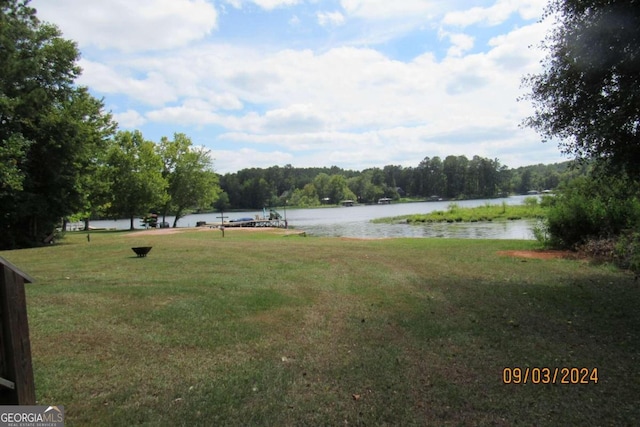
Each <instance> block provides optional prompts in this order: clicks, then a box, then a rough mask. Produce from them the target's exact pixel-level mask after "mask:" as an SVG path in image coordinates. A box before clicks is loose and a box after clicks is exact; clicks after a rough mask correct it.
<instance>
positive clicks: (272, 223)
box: [205, 219, 286, 228]
mask: <svg viewBox="0 0 640 427" xmlns="http://www.w3.org/2000/svg"><path fill="white" fill-rule="evenodd" d="M205 226H207V227H209V228H219V227H221V226H222V227H225V228H237V227H274V228H286V224H285V221H283V220H280V219H251V220H245V221H225V222H223V223H219V222H214V223H207V224H205Z"/></svg>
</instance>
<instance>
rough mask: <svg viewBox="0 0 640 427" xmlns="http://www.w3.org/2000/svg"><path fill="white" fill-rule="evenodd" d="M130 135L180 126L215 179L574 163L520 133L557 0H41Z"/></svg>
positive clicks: (153, 134)
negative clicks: (463, 161)
mask: <svg viewBox="0 0 640 427" xmlns="http://www.w3.org/2000/svg"><path fill="white" fill-rule="evenodd" d="M31 5H32V6H33V7H35V8H36V9H37V10H38V16H39V17H40V18H41V19H42V20H45V21H48V22H52V23H54V24H56V25H57V26H58V27H59V28H60V29H61V30H62V32H63V34H64V36H65V37H67V38H70V39H72V40H74V41H76V42H77V43H78V46H79V48H80V51H81V52H82V58H81V60H80V66H81V67H82V68H83V70H84V71H83V75H82V77H81V78H80V79H79V83H80V84H82V85H86V86H88V87H89V88H90V90H91V91H92V93H93V94H94V95H95V96H96V97H99V98H103V99H104V102H105V106H106V108H107V109H108V110H110V111H111V112H112V113H113V115H114V117H115V119H116V120H117V122H118V123H119V127H120V129H139V130H140V131H142V133H143V134H144V135H145V137H146V138H147V139H150V140H154V141H159V140H160V138H161V137H162V136H168V137H172V135H173V134H174V133H175V132H183V133H185V134H187V135H188V136H189V137H191V139H192V141H193V142H194V144H196V145H202V146H205V147H207V148H208V149H210V150H211V153H212V157H213V158H214V167H215V169H216V171H217V172H220V173H227V172H234V171H237V170H239V169H242V168H248V167H268V166H272V165H280V166H283V165H285V164H291V165H293V166H296V167H308V166H332V165H336V166H339V167H342V168H347V169H357V170H362V169H365V168H368V167H374V166H378V167H383V166H385V165H388V164H395V165H402V166H417V165H418V163H419V162H420V161H421V160H422V159H423V158H424V157H427V156H428V157H434V156H440V157H445V156H447V155H450V154H453V155H467V156H468V157H471V156H473V155H476V154H477V155H480V156H484V157H489V158H497V159H499V160H500V162H501V163H502V164H505V165H507V166H509V167H518V166H523V165H529V164H536V163H554V162H560V161H564V160H567V158H565V157H563V156H561V154H560V151H559V149H558V148H557V145H556V144H554V143H545V144H543V143H542V142H541V140H540V137H539V136H538V135H536V134H535V133H534V132H533V131H532V130H530V129H526V128H522V127H521V126H520V123H521V121H522V119H523V118H524V117H526V116H528V115H530V114H531V112H532V110H531V106H530V104H529V103H528V102H526V101H518V100H517V99H518V97H520V96H522V95H523V94H524V93H525V92H526V89H525V88H523V87H522V85H521V78H522V76H524V75H526V74H528V73H536V72H539V71H540V66H541V65H540V61H541V60H542V59H543V57H544V52H542V51H540V50H539V49H537V48H536V47H535V46H536V45H538V43H539V42H540V41H541V40H542V39H543V38H544V36H545V34H546V33H547V31H548V30H549V23H548V22H546V21H545V22H539V21H540V17H541V16H542V11H543V9H544V7H545V5H546V1H545V0H520V1H518V0H448V1H447V0H395V1H390V0H332V1H322V0H136V1H130V0H56V1H55V2H53V1H50V0H32V1H31Z"/></svg>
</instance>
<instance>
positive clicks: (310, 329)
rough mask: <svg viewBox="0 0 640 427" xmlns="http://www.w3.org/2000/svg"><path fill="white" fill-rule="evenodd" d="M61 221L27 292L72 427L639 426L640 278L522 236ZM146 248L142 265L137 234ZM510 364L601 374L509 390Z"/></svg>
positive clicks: (22, 253)
mask: <svg viewBox="0 0 640 427" xmlns="http://www.w3.org/2000/svg"><path fill="white" fill-rule="evenodd" d="M225 235H226V237H225V238H224V239H222V238H221V236H220V234H219V233H218V232H217V231H187V232H183V233H178V234H171V235H151V236H150V235H148V234H144V233H136V234H134V235H133V236H131V235H129V233H125V232H110V233H109V232H103V233H92V238H91V242H90V243H88V242H87V241H86V235H84V234H82V233H78V234H71V233H70V234H68V237H67V239H66V240H64V242H63V243H62V244H60V245H57V246H53V247H48V248H39V249H30V250H19V251H8V252H0V255H1V256H3V257H5V258H7V259H9V260H10V261H11V262H13V263H14V264H16V265H17V266H18V267H20V268H21V269H22V270H24V271H25V272H27V273H28V274H30V275H31V276H32V277H34V278H35V279H36V282H35V283H33V284H28V285H27V300H28V313H29V322H30V324H29V326H30V331H31V345H32V353H33V364H34V371H35V380H36V392H37V400H38V403H39V404H43V405H49V404H56V405H64V406H65V413H66V418H67V425H70V426H73V425H91V426H96V425H113V426H120V425H154V426H155V425H166V426H175V425H184V426H192V425H202V426H209V425H291V426H298V425H345V424H348V425H385V424H386V425H558V424H562V425H634V424H635V425H637V424H638V423H639V422H640V408H639V407H638V405H637V396H638V395H640V368H639V367H638V356H639V355H640V337H639V336H638V335H639V331H640V311H639V310H638V306H640V289H639V288H638V285H637V282H634V277H633V275H631V274H628V273H625V272H621V271H618V270H616V269H614V268H612V267H610V266H608V265H595V264H590V263H587V262H586V261H580V260H558V259H556V260H536V259H527V260H523V259H520V258H514V257H511V256H504V255H501V254H499V253H498V252H499V251H505V250H527V249H533V248H534V247H535V243H534V242H529V241H487V240H445V239H393V240H370V241H364V240H363V241H359V240H345V239H333V238H304V237H295V236H290V237H283V236H282V235H280V234H277V233H271V232H268V231H261V232H247V231H245V230H231V229H230V230H227V231H226V234H225ZM139 245H150V246H153V249H152V251H151V252H150V254H149V255H148V257H146V258H136V257H135V256H134V254H133V252H132V251H131V249H130V248H131V247H132V246H139ZM505 367H552V368H553V367H588V368H593V367H597V368H598V370H599V377H600V378H599V382H598V383H597V384H587V385H559V384H557V385H541V384H538V385H534V384H526V385H513V384H511V385H505V384H502V380H501V378H502V370H503V368H505Z"/></svg>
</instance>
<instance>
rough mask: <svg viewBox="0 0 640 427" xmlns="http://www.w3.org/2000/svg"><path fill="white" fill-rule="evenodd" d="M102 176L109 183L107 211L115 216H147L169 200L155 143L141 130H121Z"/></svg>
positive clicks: (160, 159)
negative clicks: (147, 138) (148, 139)
mask: <svg viewBox="0 0 640 427" xmlns="http://www.w3.org/2000/svg"><path fill="white" fill-rule="evenodd" d="M105 163H106V164H105V167H104V168H103V169H102V170H101V171H100V173H101V179H103V180H104V181H105V182H108V183H109V194H110V200H109V202H108V203H107V207H106V210H107V213H108V214H109V215H110V216H112V217H114V218H121V217H126V218H129V219H130V220H131V226H130V228H131V230H133V229H134V224H133V220H134V218H135V217H136V216H139V215H146V214H148V213H149V212H150V211H151V210H152V209H154V208H157V207H159V206H162V205H164V204H165V203H166V202H167V199H168V195H167V192H166V189H167V187H168V183H167V180H166V179H165V178H164V177H163V176H162V171H163V163H162V158H161V157H160V156H159V155H158V154H157V153H156V145H155V144H154V143H153V142H151V141H147V140H145V139H144V137H143V136H142V133H140V132H139V131H135V132H129V131H120V132H118V133H117V134H116V135H115V138H114V141H113V144H112V146H111V148H110V149H109V152H108V153H107V156H106V162H105Z"/></svg>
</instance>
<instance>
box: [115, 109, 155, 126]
mask: <svg viewBox="0 0 640 427" xmlns="http://www.w3.org/2000/svg"><path fill="white" fill-rule="evenodd" d="M113 118H114V119H115V120H116V122H118V125H119V126H120V127H121V128H125V129H136V128H139V127H140V126H142V125H144V124H145V123H146V122H147V121H146V119H145V118H144V117H143V116H142V115H141V114H140V113H138V112H137V111H135V110H127V111H125V112H124V113H114V114H113Z"/></svg>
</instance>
